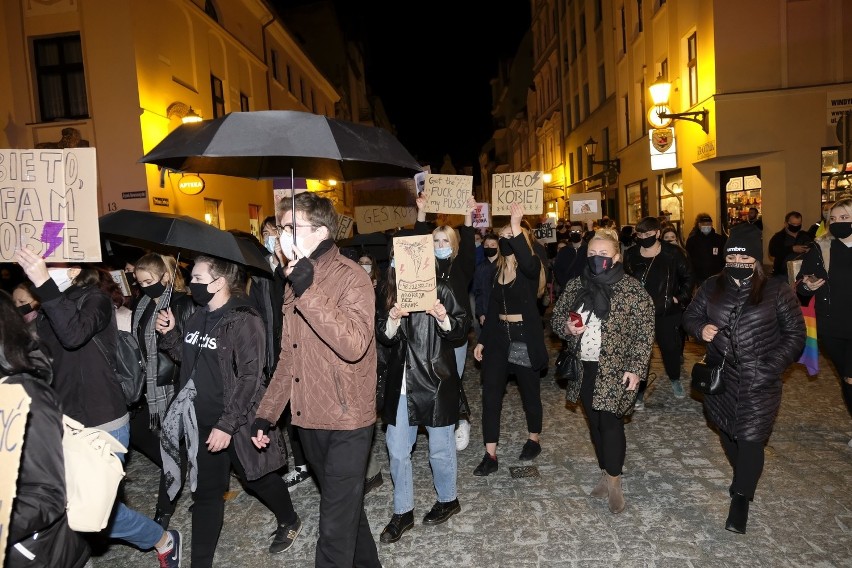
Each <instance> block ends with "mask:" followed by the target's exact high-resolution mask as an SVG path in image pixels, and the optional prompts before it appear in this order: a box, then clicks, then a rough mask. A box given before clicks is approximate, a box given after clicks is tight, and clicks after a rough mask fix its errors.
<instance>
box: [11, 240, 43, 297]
mask: <svg viewBox="0 0 852 568" xmlns="http://www.w3.org/2000/svg"><path fill="white" fill-rule="evenodd" d="M12 260H13V261H15V262H17V263H18V264H20V265H21V268H23V270H24V273H25V274H26V275H27V278H29V279H30V282H32V283H33V285H34V286H35V287H36V288H38V287H39V286H41V285H42V284H44V283H45V282H47V281H48V280H50V274H49V273H48V272H47V264H45V262H44V259H43V258H42V257H40V256H39V255H37V254H35V253H34V252H33V251H31V250H30V249H28V248H22V249H16V250H15V254H13V255H12Z"/></svg>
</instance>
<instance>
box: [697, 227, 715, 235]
mask: <svg viewBox="0 0 852 568" xmlns="http://www.w3.org/2000/svg"><path fill="white" fill-rule="evenodd" d="M698 229H699V230H700V231H701V233H702V234H704V235H709V234H710V231H712V230H713V227H698Z"/></svg>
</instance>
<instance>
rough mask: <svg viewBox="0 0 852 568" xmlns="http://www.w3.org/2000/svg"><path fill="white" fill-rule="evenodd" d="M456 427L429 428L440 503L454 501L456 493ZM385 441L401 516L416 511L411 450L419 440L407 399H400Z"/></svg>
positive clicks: (395, 505) (395, 508)
mask: <svg viewBox="0 0 852 568" xmlns="http://www.w3.org/2000/svg"><path fill="white" fill-rule="evenodd" d="M455 428H456V425H455V424H450V425H449V426H440V427H434V428H433V427H432V426H426V432H427V433H428V435H429V465H431V466H432V480H433V482H434V483H435V492H436V493H437V494H438V501H440V502H441V503H448V502H450V501H453V500H454V499H455V498H456V497H457V496H458V494H457V493H456V472H457V470H458V468H457V462H456V434H455ZM385 441H386V442H387V445H388V455H389V456H390V472H391V479H393V512H394V514H397V515H400V514H402V513H407V512H408V511H411V510H413V509H414V478H413V474H412V468H411V449H412V447H414V442H415V441H417V425H414V426H410V425H409V424H408V400H407V398H406V396H405V395H401V396H400V397H399V406H397V410H396V425H393V424H388V431H387V435H386V436H385Z"/></svg>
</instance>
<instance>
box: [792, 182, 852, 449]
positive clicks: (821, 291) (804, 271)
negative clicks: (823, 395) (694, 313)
mask: <svg viewBox="0 0 852 568" xmlns="http://www.w3.org/2000/svg"><path fill="white" fill-rule="evenodd" d="M827 223H828V231H827V232H826V233H825V234H823V235H821V236H819V237H817V238H816V239H815V240H814V244H816V245H817V246H813V247H811V248H810V249H809V250H808V252H806V253H805V256H804V258H803V259H802V268H801V270H800V271H799V274H798V275H797V276H796V292H798V293H799V294H800V295H802V296H805V297H808V298H810V297H811V296H815V297H816V300H814V302H815V304H814V306H815V311H816V322H817V338H818V341H819V344H820V346H821V347H822V350H823V352H824V353H825V355H826V356H827V357H828V359H830V360H831V362H832V364H833V365H834V368H835V370H836V372H837V374H838V376H839V377H840V387H841V392H842V393H843V400H844V402H845V403H846V410H847V411H848V412H849V413H850V414H852V327H850V325H849V321H850V320H852V199H850V198H846V199H841V200H839V201H837V202H835V203H834V204H833V205H832V206H831V208H830V209H829V210H828V217H827ZM849 445H850V446H852V440H850V441H849Z"/></svg>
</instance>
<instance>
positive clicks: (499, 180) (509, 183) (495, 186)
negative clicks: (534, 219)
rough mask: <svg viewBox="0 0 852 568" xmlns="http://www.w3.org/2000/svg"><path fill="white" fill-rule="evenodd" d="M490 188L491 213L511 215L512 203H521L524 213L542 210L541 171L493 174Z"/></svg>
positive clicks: (542, 188)
mask: <svg viewBox="0 0 852 568" xmlns="http://www.w3.org/2000/svg"><path fill="white" fill-rule="evenodd" d="M491 188H492V189H491V215H511V210H510V209H509V207H510V206H511V205H512V203H520V204H521V205H523V206H524V214H525V215H535V214H539V213H542V212H544V182H543V180H542V177H541V172H515V173H505V174H494V175H492V176H491Z"/></svg>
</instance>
